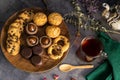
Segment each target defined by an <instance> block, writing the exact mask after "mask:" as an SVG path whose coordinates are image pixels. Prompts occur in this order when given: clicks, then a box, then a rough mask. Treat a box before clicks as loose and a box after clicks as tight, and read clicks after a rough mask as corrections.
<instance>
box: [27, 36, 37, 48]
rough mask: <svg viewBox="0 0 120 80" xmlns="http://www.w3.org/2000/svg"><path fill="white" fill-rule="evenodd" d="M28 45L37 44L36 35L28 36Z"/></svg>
mask: <svg viewBox="0 0 120 80" xmlns="http://www.w3.org/2000/svg"><path fill="white" fill-rule="evenodd" d="M26 41H27V44H28V46H35V45H37V44H38V37H37V36H28V37H27V39H26Z"/></svg>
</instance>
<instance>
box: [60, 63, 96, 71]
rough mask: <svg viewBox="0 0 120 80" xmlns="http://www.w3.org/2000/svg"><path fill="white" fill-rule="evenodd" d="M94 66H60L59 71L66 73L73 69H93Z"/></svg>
mask: <svg viewBox="0 0 120 80" xmlns="http://www.w3.org/2000/svg"><path fill="white" fill-rule="evenodd" d="M93 67H94V65H92V64H89V65H80V66H72V65H70V64H62V65H60V66H59V69H60V71H63V72H68V71H71V70H73V69H87V68H93Z"/></svg>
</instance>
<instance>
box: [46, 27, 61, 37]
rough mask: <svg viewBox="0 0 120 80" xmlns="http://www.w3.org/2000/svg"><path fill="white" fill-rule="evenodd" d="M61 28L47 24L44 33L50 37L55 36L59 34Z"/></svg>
mask: <svg viewBox="0 0 120 80" xmlns="http://www.w3.org/2000/svg"><path fill="white" fill-rule="evenodd" d="M60 33H61V30H60V28H59V27H56V26H48V27H47V28H46V35H47V36H49V37H51V38H56V37H58V36H59V35H60Z"/></svg>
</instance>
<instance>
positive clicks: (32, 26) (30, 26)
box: [26, 23, 38, 34]
mask: <svg viewBox="0 0 120 80" xmlns="http://www.w3.org/2000/svg"><path fill="white" fill-rule="evenodd" d="M26 32H27V33H28V34H36V33H37V32H38V27H37V26H36V24H34V23H28V25H27V26H26Z"/></svg>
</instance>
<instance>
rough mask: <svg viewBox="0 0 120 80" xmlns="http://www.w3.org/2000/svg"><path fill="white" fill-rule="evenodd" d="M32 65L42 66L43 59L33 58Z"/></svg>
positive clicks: (36, 56)
mask: <svg viewBox="0 0 120 80" xmlns="http://www.w3.org/2000/svg"><path fill="white" fill-rule="evenodd" d="M31 63H32V64H33V65H35V66H40V65H42V58H41V57H40V56H38V55H35V56H33V57H32V58H31Z"/></svg>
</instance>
